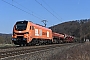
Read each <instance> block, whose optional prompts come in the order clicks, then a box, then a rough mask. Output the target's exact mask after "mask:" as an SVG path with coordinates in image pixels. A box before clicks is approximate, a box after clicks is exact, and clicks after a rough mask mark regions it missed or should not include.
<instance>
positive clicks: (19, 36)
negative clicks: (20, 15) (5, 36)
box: [12, 21, 32, 45]
mask: <svg viewBox="0 0 90 60" xmlns="http://www.w3.org/2000/svg"><path fill="white" fill-rule="evenodd" d="M28 24H29V22H28V21H18V22H16V24H15V25H14V28H13V35H12V41H13V42H14V44H16V45H21V44H26V43H27V42H28V39H29V37H28V36H29V33H30V32H29V31H30V30H31V29H32V28H31V26H30V27H28Z"/></svg>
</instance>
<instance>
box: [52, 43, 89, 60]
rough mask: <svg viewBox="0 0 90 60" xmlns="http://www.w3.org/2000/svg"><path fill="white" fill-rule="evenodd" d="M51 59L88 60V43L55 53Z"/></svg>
mask: <svg viewBox="0 0 90 60" xmlns="http://www.w3.org/2000/svg"><path fill="white" fill-rule="evenodd" d="M52 60H90V43H85V44H82V45H80V46H75V47H71V48H70V49H68V50H64V51H63V52H62V53H60V54H57V55H56V56H55V57H54V58H53V59H52Z"/></svg>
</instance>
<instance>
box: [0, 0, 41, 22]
mask: <svg viewBox="0 0 90 60" xmlns="http://www.w3.org/2000/svg"><path fill="white" fill-rule="evenodd" d="M2 1H3V2H5V3H7V4H9V5H11V6H13V7H15V8H17V9H19V10H21V11H23V12H25V13H27V14H29V15H32V16H34V17H36V18H38V19H40V20H42V19H41V18H39V17H37V16H35V15H34V14H31V13H29V12H27V11H25V10H23V9H21V8H19V7H17V6H15V5H13V4H11V3H9V2H7V1H5V0H2Z"/></svg>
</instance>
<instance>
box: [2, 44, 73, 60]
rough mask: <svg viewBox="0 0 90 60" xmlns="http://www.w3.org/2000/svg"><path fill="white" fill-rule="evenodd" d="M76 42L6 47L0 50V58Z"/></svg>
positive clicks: (3, 59) (3, 58)
mask: <svg viewBox="0 0 90 60" xmlns="http://www.w3.org/2000/svg"><path fill="white" fill-rule="evenodd" d="M73 44H75V43H68V44H53V45H44V46H31V47H30V46H28V47H18V48H15V47H14V48H11V49H10V48H9V49H6V50H5V51H4V50H3V49H2V51H0V59H1V60H5V59H7V58H12V57H17V56H20V55H25V54H30V53H34V52H38V51H44V50H49V49H55V48H59V47H62V46H67V45H73Z"/></svg>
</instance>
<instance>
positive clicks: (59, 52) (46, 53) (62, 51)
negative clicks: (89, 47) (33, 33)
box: [7, 44, 84, 60]
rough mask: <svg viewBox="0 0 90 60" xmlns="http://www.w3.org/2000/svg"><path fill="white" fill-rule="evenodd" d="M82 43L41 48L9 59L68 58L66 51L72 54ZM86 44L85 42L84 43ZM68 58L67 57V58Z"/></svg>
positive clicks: (40, 59) (63, 59) (48, 59)
mask: <svg viewBox="0 0 90 60" xmlns="http://www.w3.org/2000/svg"><path fill="white" fill-rule="evenodd" d="M79 45H81V44H74V45H68V46H62V47H56V48H52V49H47V50H41V51H36V52H31V53H28V54H25V55H21V56H17V57H13V58H9V59H7V60H67V58H69V55H68V57H67V56H66V53H68V54H70V53H72V51H70V50H73V49H74V50H73V51H74V52H75V48H76V49H77V46H79ZM82 45H84V44H82ZM68 51H69V52H68ZM65 58H66V59H65Z"/></svg>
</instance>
